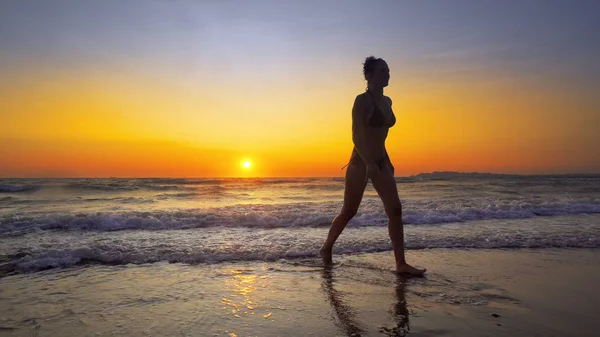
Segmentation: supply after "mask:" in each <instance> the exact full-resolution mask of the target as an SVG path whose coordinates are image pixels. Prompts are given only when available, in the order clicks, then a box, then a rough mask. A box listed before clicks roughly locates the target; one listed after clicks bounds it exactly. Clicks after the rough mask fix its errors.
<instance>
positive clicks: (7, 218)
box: [0, 198, 600, 235]
mask: <svg viewBox="0 0 600 337" xmlns="http://www.w3.org/2000/svg"><path fill="white" fill-rule="evenodd" d="M145 200H146V199H140V200H138V199H135V198H133V199H131V200H130V201H127V202H130V203H131V202H133V203H140V202H145ZM340 207H341V202H320V203H313V202H296V203H285V204H240V205H234V206H224V207H214V208H207V209H183V210H148V211H122V212H95V213H50V214H43V215H39V214H25V215H19V214H9V215H4V216H0V234H11V235H19V234H25V233H27V232H30V231H34V230H86V231H89V230H91V231H119V230H149V231H153V230H173V229H174V230H177V229H190V228H207V227H246V228H282V227H297V228H302V227H319V226H327V225H329V224H330V223H331V221H332V220H333V218H334V217H335V216H336V215H337V213H338V212H339V210H340ZM584 213H600V200H598V199H594V198H591V199H585V200H575V199H538V198H521V199H506V200H500V199H469V198H463V199H458V198H457V199H455V200H453V201H452V202H448V201H445V202H441V201H424V200H414V201H412V202H411V203H409V204H408V206H407V207H405V208H404V210H403V220H404V223H406V224H409V225H431V224H442V223H450V222H457V223H462V222H468V221H473V220H486V219H527V218H533V217H539V216H558V215H570V214H584ZM387 222H388V219H387V216H386V214H385V212H384V210H383V207H382V205H381V202H380V201H379V200H376V199H369V200H365V201H363V203H362V205H361V208H360V209H359V212H358V213H357V215H356V216H355V217H354V218H353V219H352V220H351V221H350V224H349V226H350V227H368V226H383V225H386V224H387Z"/></svg>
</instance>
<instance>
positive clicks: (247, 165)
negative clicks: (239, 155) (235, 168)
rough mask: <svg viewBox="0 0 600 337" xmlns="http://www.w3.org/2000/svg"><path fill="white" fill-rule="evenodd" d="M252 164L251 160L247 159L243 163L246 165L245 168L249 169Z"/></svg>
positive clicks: (243, 165)
mask: <svg viewBox="0 0 600 337" xmlns="http://www.w3.org/2000/svg"><path fill="white" fill-rule="evenodd" d="M250 166H252V163H250V162H249V161H247V160H245V161H244V162H243V163H242V167H244V168H245V169H249V168H250Z"/></svg>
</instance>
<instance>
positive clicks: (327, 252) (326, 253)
mask: <svg viewBox="0 0 600 337" xmlns="http://www.w3.org/2000/svg"><path fill="white" fill-rule="evenodd" d="M319 252H320V253H321V258H322V259H323V264H324V265H326V266H331V265H332V264H333V258H332V250H331V248H329V249H327V248H326V247H323V248H321V250H320V251H319Z"/></svg>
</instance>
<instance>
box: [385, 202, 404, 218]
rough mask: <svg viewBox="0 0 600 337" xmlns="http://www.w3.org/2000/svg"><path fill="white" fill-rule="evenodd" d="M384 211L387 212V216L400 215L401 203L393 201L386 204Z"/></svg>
mask: <svg viewBox="0 0 600 337" xmlns="http://www.w3.org/2000/svg"><path fill="white" fill-rule="evenodd" d="M385 213H386V214H387V216H388V217H389V218H392V217H402V204H401V203H397V204H396V203H395V204H393V205H390V206H387V207H386V208H385Z"/></svg>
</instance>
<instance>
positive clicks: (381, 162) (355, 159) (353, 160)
mask: <svg viewBox="0 0 600 337" xmlns="http://www.w3.org/2000/svg"><path fill="white" fill-rule="evenodd" d="M359 163H364V161H363V159H362V157H361V156H360V155H359V154H358V151H356V149H354V150H352V155H351V156H350V161H349V162H348V164H346V165H344V167H342V170H343V169H344V168H346V166H348V165H350V164H359ZM375 164H376V165H377V166H378V167H379V169H380V170H382V169H383V168H384V167H385V165H389V167H390V169H391V170H392V174H393V173H394V166H393V165H392V162H391V160H390V157H389V156H388V154H387V152H386V153H385V155H384V156H383V157H381V158H379V159H377V160H375Z"/></svg>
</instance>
